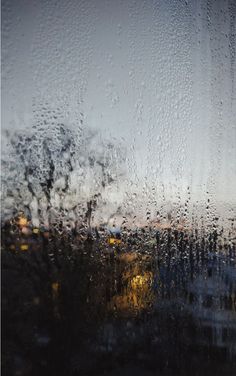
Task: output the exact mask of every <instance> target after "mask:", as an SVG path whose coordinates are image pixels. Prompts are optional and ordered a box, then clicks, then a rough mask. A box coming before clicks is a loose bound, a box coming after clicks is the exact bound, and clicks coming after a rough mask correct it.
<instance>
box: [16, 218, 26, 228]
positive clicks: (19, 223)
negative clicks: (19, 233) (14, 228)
mask: <svg viewBox="0 0 236 376" xmlns="http://www.w3.org/2000/svg"><path fill="white" fill-rule="evenodd" d="M27 224H28V220H27V218H25V217H23V216H22V217H20V218H19V220H18V225H19V226H20V227H25V226H27Z"/></svg>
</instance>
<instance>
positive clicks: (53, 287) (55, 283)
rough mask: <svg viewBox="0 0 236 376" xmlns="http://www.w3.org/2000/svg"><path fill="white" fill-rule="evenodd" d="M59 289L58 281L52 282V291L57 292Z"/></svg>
mask: <svg viewBox="0 0 236 376" xmlns="http://www.w3.org/2000/svg"><path fill="white" fill-rule="evenodd" d="M58 290H59V283H58V282H53V283H52V291H54V292H58Z"/></svg>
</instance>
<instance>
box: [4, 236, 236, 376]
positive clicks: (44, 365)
mask: <svg viewBox="0 0 236 376" xmlns="http://www.w3.org/2000/svg"><path fill="white" fill-rule="evenodd" d="M196 236H197V234H194V233H193V232H192V233H190V232H183V231H173V230H163V231H159V232H158V233H156V234H155V233H154V232H152V230H151V229H149V230H147V229H146V232H145V233H144V232H141V233H140V234H139V233H138V231H137V232H136V233H133V234H132V235H131V234H130V233H129V234H123V236H122V241H121V243H120V244H116V245H109V244H108V239H107V237H106V236H105V235H104V234H103V233H99V232H98V231H97V238H96V237H94V238H89V239H86V240H81V237H80V236H78V235H76V236H74V237H71V236H59V235H56V234H54V235H53V234H50V235H49V238H48V237H47V236H42V235H40V234H37V235H35V236H27V237H26V236H25V237H24V236H22V235H20V236H18V237H17V235H16V234H14V236H10V235H9V234H8V236H7V235H6V234H5V235H4V234H3V253H2V310H3V313H2V316H3V320H4V323H5V325H4V326H3V342H2V348H3V356H2V361H3V374H7V375H42V374H43V375H100V374H101V375H103V374H104V375H132V374H137V375H147V376H148V375H189V374H191V375H222V374H223V375H232V376H233V375H234V374H235V369H236V368H235V367H236V362H235V355H236V300H235V293H236V269H235V246H234V245H232V244H230V243H229V242H226V243H225V244H223V245H222V244H221V249H220V250H219V246H218V245H217V248H216V243H215V242H214V241H212V239H213V238H214V236H210V237H208V238H206V239H205V240H204V239H201V238H200V237H198V238H197V237H196ZM218 243H219V242H218ZM218 243H217V244H218ZM22 245H24V246H25V247H23V250H22ZM26 246H28V248H27V247H26ZM26 248H27V249H26Z"/></svg>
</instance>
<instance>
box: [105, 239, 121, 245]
mask: <svg viewBox="0 0 236 376" xmlns="http://www.w3.org/2000/svg"><path fill="white" fill-rule="evenodd" d="M108 243H109V244H120V243H121V240H120V239H116V238H109V240H108Z"/></svg>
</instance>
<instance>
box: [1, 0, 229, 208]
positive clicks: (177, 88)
mask: <svg viewBox="0 0 236 376" xmlns="http://www.w3.org/2000/svg"><path fill="white" fill-rule="evenodd" d="M207 4H208V6H207ZM233 33H235V6H234V1H233V0H232V1H225V2H223V1H220V0H218V1H205V0H202V1H194V0H192V1H179V0H178V1H175V0H170V1H166V0H159V1H156V0H155V1H154V0H153V1H151V0H150V1H141V0H140V1H129V0H127V1H121V0H120V1H117V0H114V1H111V0H110V1H106V0H99V1H95V0H94V1H80V0H78V1H75V0H74V1H73V0H70V1H52V0H51V1H43V0H32V1H28V0H11V1H7V0H3V1H2V48H3V50H2V58H3V62H2V128H3V129H8V128H13V129H14V128H18V127H22V128H24V127H30V126H31V124H32V123H33V121H34V118H35V117H36V116H40V113H42V112H43V110H42V107H45V108H48V109H50V110H54V111H55V112H56V117H57V120H56V121H60V120H61V121H66V122H68V123H70V124H71V126H76V124H78V121H79V118H80V116H81V115H80V113H83V114H84V119H85V124H87V125H88V126H91V127H95V128H99V129H101V130H103V131H104V132H106V133H107V134H111V135H112V136H114V137H118V138H123V139H124V140H125V141H124V142H125V143H126V145H127V148H128V150H129V163H128V164H129V169H130V175H129V176H130V177H131V178H132V180H133V181H134V182H135V181H136V182H137V183H140V186H142V185H143V184H144V183H145V181H146V183H147V184H150V185H155V186H156V185H158V184H160V185H161V184H164V186H165V192H166V195H167V196H168V194H169V193H170V191H171V189H170V188H169V187H170V186H171V187H172V190H173V191H174V192H175V188H174V187H179V189H182V190H183V191H186V188H187V186H190V187H191V191H192V194H193V197H195V198H196V199H198V198H199V197H201V198H203V197H205V196H204V195H205V192H206V191H209V192H210V193H211V195H212V197H213V198H214V199H215V200H216V201H219V200H220V201H227V202H235V192H236V177H235V176H236V172H235V165H236V163H235V162H236V148H235V140H236V124H235V122H236V120H235V119H236V103H235V79H234V75H235V39H234V38H233V36H232V35H233ZM45 111H46V110H45ZM135 179H136V180H135ZM176 189H177V188H176Z"/></svg>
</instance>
